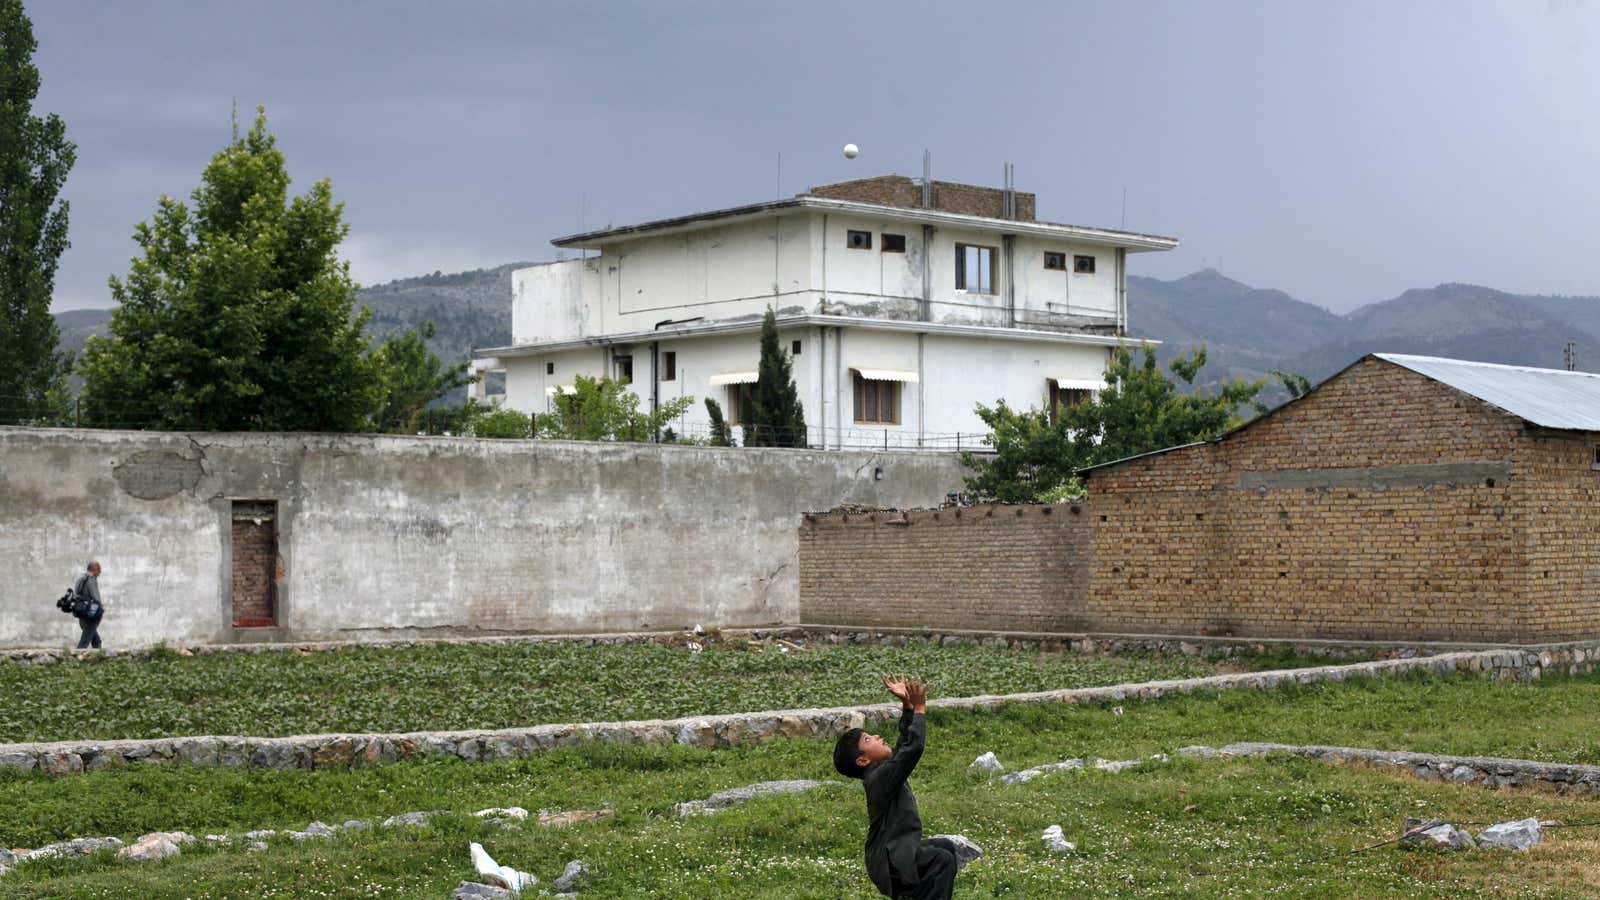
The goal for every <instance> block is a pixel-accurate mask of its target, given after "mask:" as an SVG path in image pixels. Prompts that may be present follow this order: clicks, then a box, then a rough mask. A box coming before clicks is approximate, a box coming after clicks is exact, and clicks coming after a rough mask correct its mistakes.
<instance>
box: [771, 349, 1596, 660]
mask: <svg viewBox="0 0 1600 900" xmlns="http://www.w3.org/2000/svg"><path fill="white" fill-rule="evenodd" d="M1084 475H1085V478H1086V483H1087V486H1088V490H1089V496H1088V498H1087V499H1086V500H1085V501H1084V502H1082V503H1080V504H1077V505H1071V506H1069V505H1064V504H1063V505H1056V506H1054V507H1050V506H1020V507H1004V506H1002V507H973V508H968V509H946V510H940V511H937V512H935V511H926V512H918V513H910V514H902V513H890V512H881V513H860V514H841V513H830V514H823V515H812V516H808V517H807V518H806V521H805V522H804V523H803V524H802V525H801V529H800V592H801V596H800V613H801V617H802V619H803V621H805V622H807V623H816V624H840V625H856V626H884V625H904V626H909V627H919V626H932V627H935V628H970V629H980V630H997V631H1004V630H1017V631H1074V632H1095V633H1137V634H1169V635H1215V636H1242V637H1276V638H1349V639H1367V640H1391V639H1392V640H1412V641H1416V640H1442V641H1483V642H1513V643H1538V642H1541V641H1553V640H1564V639H1571V638H1584V637H1595V636H1600V532H1597V531H1596V528H1595V515H1594V513H1595V510H1596V508H1597V501H1600V375H1592V374H1587V373H1579V372H1561V371H1552V370H1548V369H1527V368H1518V367H1512V366H1496V365H1488V364H1483V363H1472V362H1462V361H1458V360H1448V359H1433V358H1428V357H1416V356H1396V355H1387V354H1379V355H1374V356H1368V357H1365V358H1363V359H1362V360H1360V361H1359V362H1357V363H1355V364H1354V365H1351V366H1350V367H1349V368H1347V369H1345V370H1344V371H1342V372H1340V373H1339V374H1337V375H1335V376H1334V377H1332V378H1330V379H1328V380H1327V381H1325V382H1323V383H1322V384H1320V385H1319V386H1317V388H1316V389H1315V390H1313V391H1311V392H1310V393H1308V394H1307V395H1306V396H1305V397H1302V398H1300V399H1299V400H1296V401H1293V402H1291V403H1289V404H1287V405H1285V406H1283V407H1280V408H1279V409H1278V410H1276V411H1274V412H1273V413H1271V414H1269V415H1267V416H1264V417H1262V418H1260V419H1257V420H1255V421H1253V422H1251V423H1249V424H1248V425H1246V426H1244V427H1242V428H1239V429H1237V430H1235V431H1233V432H1230V433H1229V434H1226V435H1223V436H1222V437H1220V438H1218V439H1216V440H1213V441H1208V442H1205V443H1199V444H1191V445H1188V446H1184V447H1175V448H1171V449H1168V450H1162V451H1158V452H1155V453H1149V454H1145V455H1143V456H1136V457H1132V458H1130V459H1125V460H1119V461H1117V462H1112V463H1106V464H1104V465H1101V466H1096V467H1094V468H1091V469H1088V470H1086V471H1085V472H1084Z"/></svg>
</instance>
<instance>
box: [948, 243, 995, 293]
mask: <svg viewBox="0 0 1600 900" xmlns="http://www.w3.org/2000/svg"><path fill="white" fill-rule="evenodd" d="M994 256H995V249H994V248H993V247H975V246H973V245H971V244H957V245H956V290H958V291H967V292H968V293H972V294H992V293H994Z"/></svg>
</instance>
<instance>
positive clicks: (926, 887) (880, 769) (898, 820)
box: [861, 706, 956, 900]
mask: <svg viewBox="0 0 1600 900" xmlns="http://www.w3.org/2000/svg"><path fill="white" fill-rule="evenodd" d="M927 733H928V722H927V717H926V716H924V715H923V714H922V713H919V712H914V711H913V710H912V709H911V707H909V706H908V707H905V709H904V711H903V712H901V714H900V739H899V740H898V741H897V742H896V743H895V745H894V755H893V756H891V757H889V758H888V759H886V760H884V761H883V762H881V763H874V764H873V765H871V766H868V767H867V769H866V771H865V772H864V773H862V776H861V783H862V784H863V785H864V786H865V787H866V789H867V817H868V819H869V820H870V821H871V825H870V826H869V827H868V828H867V877H868V878H871V879H872V883H873V884H874V885H876V886H877V888H878V891H879V892H880V893H882V894H883V895H884V896H886V897H902V896H908V897H911V898H913V900H948V898H949V897H950V894H951V891H953V890H954V889H955V882H956V854H955V848H954V847H953V846H952V845H951V844H950V843H949V842H948V841H944V840H932V841H924V840H923V839H922V818H921V816H919V815H917V798H916V797H914V796H912V795H911V785H909V784H908V783H907V779H909V778H910V777H911V770H912V769H914V768H916V767H917V760H919V759H921V758H922V748H923V744H924V742H925V741H926V739H927Z"/></svg>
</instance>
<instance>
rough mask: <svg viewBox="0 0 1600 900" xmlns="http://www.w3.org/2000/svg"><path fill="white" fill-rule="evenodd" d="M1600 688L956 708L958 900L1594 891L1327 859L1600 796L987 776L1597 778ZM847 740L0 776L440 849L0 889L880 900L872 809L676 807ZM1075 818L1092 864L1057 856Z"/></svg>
mask: <svg viewBox="0 0 1600 900" xmlns="http://www.w3.org/2000/svg"><path fill="white" fill-rule="evenodd" d="M1597 701H1600V678H1595V677H1581V678H1557V679H1551V680H1548V681H1545V682H1543V683H1539V684H1536V685H1521V686H1519V685H1504V684H1494V683H1490V682H1487V681H1482V680H1476V679H1469V678H1465V677H1460V678H1451V679H1430V678H1415V679H1405V680H1401V681H1391V682H1358V683H1353V684H1344V685H1325V686H1316V687H1309V688H1288V689H1284V690H1278V691H1272V692H1265V693H1247V692H1235V693H1228V694H1215V695H1202V696H1185V697H1175V698H1171V699H1168V700H1163V701H1160V702H1155V703H1126V704H1122V707H1121V709H1122V712H1121V714H1120V715H1119V714H1118V713H1117V710H1116V709H1115V708H1109V707H1038V706H1036V707H1013V708H1009V709H1005V710H1001V711H999V712H995V713H987V714H953V713H941V712H937V711H936V712H935V714H934V715H933V716H932V727H931V730H930V731H931V739H930V750H929V752H928V755H927V756H926V757H925V758H924V761H923V764H922V766H921V767H920V768H919V769H918V773H917V775H916V778H915V780H914V785H915V787H916V789H917V793H918V798H919V801H920V802H921V805H922V809H923V815H924V819H925V821H926V823H927V825H928V827H929V828H930V829H931V830H935V831H959V832H962V833H965V834H967V835H968V836H970V837H972V838H973V839H975V840H977V841H978V842H979V843H980V844H982V845H984V846H985V848H986V849H987V850H988V851H989V855H988V857H987V858H986V859H985V860H983V861H981V862H980V863H978V864H976V865H974V866H973V867H971V868H970V869H968V871H967V872H966V873H964V874H963V876H962V879H961V881H960V883H959V888H958V890H959V892H960V893H959V894H958V895H960V896H986V897H987V896H1004V897H1061V896H1167V895H1190V896H1260V895H1264V894H1269V893H1280V894H1284V895H1290V896H1313V897H1372V896H1394V895H1404V896H1412V897H1446V896H1450V897H1458V896H1508V895H1519V896H1548V897H1562V896H1593V895H1594V894H1595V893H1596V892H1600V867H1597V866H1596V865H1595V863H1594V862H1593V859H1594V852H1595V850H1596V849H1597V848H1600V841H1597V840H1596V839H1597V838H1600V833H1597V830H1595V829H1587V830H1584V829H1577V830H1572V831H1556V832H1552V833H1551V837H1550V839H1549V840H1548V841H1547V843H1546V845H1545V846H1543V847H1541V848H1538V849H1536V850H1535V851H1534V852H1532V853H1528V854H1514V853H1487V852H1484V853H1474V854H1455V855H1448V856H1446V855H1439V854H1433V853H1413V852H1403V851H1398V850H1395V849H1393V848H1382V849H1379V850H1374V851H1372V852H1369V853H1364V854H1360V855H1357V856H1352V857H1341V858H1335V859H1322V858H1321V857H1324V856H1326V855H1327V854H1331V853H1335V852H1337V851H1342V850H1349V849H1352V848H1355V847H1358V846H1361V845H1364V844H1366V843H1370V842H1372V841H1376V840H1381V839H1383V838H1385V837H1388V836H1391V835H1392V834H1394V833H1395V831H1396V829H1397V827H1398V825H1399V822H1400V819H1401V817H1402V816H1405V815H1408V814H1412V815H1423V814H1426V815H1436V816H1441V817H1447V818H1452V819H1454V820H1457V821H1499V820H1504V819H1510V818H1521V817H1525V816H1529V815H1535V816H1539V817H1540V818H1544V819H1561V820H1566V821H1595V820H1597V819H1600V801H1595V800H1589V799H1580V798H1561V797H1555V796H1550V795H1545V794H1539V793H1534V792H1525V791H1518V792H1503V793H1496V792H1491V791H1487V790H1484V789H1482V788H1474V787H1463V786H1458V785H1450V784H1439V783H1426V782H1420V781H1414V780H1411V779H1406V778H1401V777H1396V776H1392V775H1388V774H1385V773H1381V772H1377V771H1372V770H1368V769H1363V768H1358V767H1352V768H1335V767H1329V766H1326V765H1323V764H1320V763H1313V762H1308V761H1302V760H1289V759H1273V760H1245V761H1233V762H1194V761H1186V760H1185V761H1175V762H1173V763H1170V764H1165V765H1157V766H1154V767H1152V768H1150V769H1148V770H1136V771H1130V772H1123V773H1120V774H1116V775H1109V774H1103V773H1089V774H1085V775H1068V776H1061V775H1057V776H1052V777H1049V778H1043V779H1038V780H1035V781H1033V782H1030V783H1029V784H1026V785H1016V786H1004V785H1000V784H997V783H990V782H985V781H982V780H979V779H976V778H973V777H971V776H968V775H967V774H966V772H965V768H966V765H967V764H968V763H969V762H970V761H971V760H972V758H973V757H975V756H976V755H978V754H979V753H981V752H983V751H984V750H991V749H992V750H995V751H996V752H997V753H998V754H999V755H1000V757H1001V759H1002V760H1003V761H1004V762H1005V763H1006V764H1007V765H1009V766H1010V767H1012V768H1013V769H1015V768H1020V767H1023V766H1029V765H1036V764H1039V763H1043V762H1049V761H1054V760H1057V759H1061V758H1064V757H1073V756H1099V757H1105V758H1114V759H1115V758H1131V757H1134V756H1143V755H1147V754H1149V753H1153V752H1156V751H1162V750H1171V749H1173V748H1175V747H1177V746H1181V745H1183V744H1189V743H1208V744H1220V743H1226V742H1229V741H1234V740H1279V741H1286V742H1293V743H1339V744H1348V745H1354V746H1371V747H1388V748H1396V749H1399V748H1404V749H1416V750H1434V751H1440V752H1452V753H1493V754H1497V755H1505V756H1520V757H1530V758H1538V759H1547V760H1556V761H1579V762H1596V761H1600V745H1597V741H1596V737H1595V736H1596V735H1597V734H1600V702H1597ZM828 750H829V746H828V744H827V743H826V742H821V741H783V742H776V743H772V744H768V745H765V746H761V747H755V748H746V749H737V750H725V751H702V750H695V749H691V748H687V747H680V746H672V747H615V746H609V747H590V748H574V749H571V750H566V751H561V752H558V753H554V754H550V755H548V756H545V757H541V758H537V759H531V760H521V761H516V762H507V763H488V764H466V763H411V764H400V765H393V766H384V767H379V768H375V769H367V770H358V771H353V772H275V771H231V770H197V769H182V768H174V769H166V770H159V769H129V770H122V771H104V772H96V773H91V774H88V775H83V776H75V777H68V778H62V779H56V780H50V779H46V778H44V777H41V776H37V775H33V776H9V777H3V778H0V843H9V844H11V845H17V844H23V845H36V844H38V843H40V842H42V841H45V840H52V839H57V838H60V837H65V836H84V835H99V834H108V833H109V834H115V835H118V836H120V837H123V838H131V837H134V836H136V835H137V834H139V833H141V832H143V831H147V830H151V829H156V828H165V829H170V828H183V829H186V830H189V831H192V832H194V833H197V834H199V833H205V832H207V831H220V830H233V831H239V830H244V829H247V828H256V827H278V828H284V827H294V828H301V827H304V825H305V824H306V822H308V821H309V820H310V819H312V818H320V819H322V820H324V821H329V822H338V821H343V820H345V819H348V818H365V817H381V816H386V815H390V814H393V813H397V812H403V811H408V810H418V809H432V810H447V811H449V812H450V813H451V814H452V815H450V816H447V817H445V818H443V819H441V820H440V822H439V823H438V824H437V825H436V826H435V827H432V828H428V829H405V830H378V831H375V832H362V833H352V834H347V835H341V836H339V837H337V838H334V839H332V840H329V841H325V842H324V841H308V842H305V843H302V844H289V843H287V842H286V843H284V844H282V845H279V846H274V847H273V848H272V849H270V850H269V851H268V852H266V853H261V854H248V853H243V852H239V851H237V850H210V849H198V850H194V851H191V852H186V853H185V854H184V855H183V856H182V857H179V858H177V859H174V860H170V861H167V862H164V863H158V864H150V865H136V864H122V863H118V862H116V861H114V860H112V859H109V858H96V859H88V860H57V861H45V862H40V863H25V864H24V865H23V866H22V867H21V868H20V869H19V870H17V871H15V872H13V873H11V874H10V875H8V876H5V878H4V879H3V880H0V894H4V895H6V896H18V897H124V896H140V897H254V896H280V897H287V896H296V897H302V896H320V897H380V896H381V897H440V896H444V895H446V894H447V893H448V891H449V888H450V887H451V886H452V885H454V884H455V883H456V882H457V881H459V880H461V879H463V878H466V877H468V876H469V875H470V865H469V864H468V860H467V853H466V842H467V841H468V840H482V841H483V842H484V843H485V844H486V845H487V846H488V848H489V850H490V852H491V853H493V854H495V856H496V857H497V858H498V859H500V860H501V861H502V862H507V863H510V864H513V865H517V866H519V867H521V868H524V869H527V870H530V871H533V872H535V873H536V874H538V875H540V877H541V878H543V879H544V880H545V881H547V882H548V881H549V880H550V879H551V878H552V877H553V876H554V875H556V874H558V873H559V871H560V869H561V866H562V865H563V864H564V863H565V862H566V860H568V859H572V858H582V859H584V860H586V861H588V862H589V863H591V864H592V865H593V866H594V867H595V870H596V881H595V883H594V885H593V887H592V888H591V889H589V890H588V891H586V892H585V896H590V897H637V896H658V897H684V898H687V897H707V896H754V897H782V898H786V900H787V898H810V897H817V898H823V897H827V898H834V897H860V898H863V900H865V898H868V897H871V896H873V894H872V892H871V888H870V886H869V885H867V883H866V881H865V879H864V877H863V876H862V873H861V868H860V843H861V841H862V839H863V836H864V833H865V821H864V814H863V811H862V803H861V797H860V793H859V787H857V786H856V785H855V784H853V783H844V782H842V781H840V783H839V784H837V785H835V786H832V787H829V788H826V789H824V790H821V791H818V792H815V793H813V794H809V795H803V796H799V797H783V798H770V799H766V800H760V801H756V802H753V803H750V804H748V805H746V806H744V807H741V808H737V809H734V810H731V811H729V812H725V813H721V814H719V815H716V816H711V817H705V818H697V819H691V820H688V821H685V822H678V821H675V820H673V819H672V818H671V816H670V810H671V806H672V804H673V803H674V802H677V801H680V800H687V799H694V798H697V797H703V796H705V795H706V794H709V793H710V792H712V791H714V790H718V789H721V788H726V787H731V786H735V785H740V784H748V783H751V782H756V781H765V780H771V779H777V778H801V777H809V778H825V779H835V780H837V776H835V775H834V774H833V773H832V772H831V769H830V767H829V763H828ZM606 803H609V804H611V805H612V806H613V808H614V809H615V811H616V816H615V818H613V819H611V820H609V821H606V822H601V823H594V824H586V825H578V826H573V827H570V828H567V829H561V830H552V829H541V828H539V827H537V826H533V825H524V826H522V827H520V828H512V829H505V830H496V829H492V828H490V827H488V826H485V825H483V824H482V823H479V822H476V821H472V820H470V818H469V817H468V814H469V813H470V812H471V811H473V810H475V809H478V808H482V807H486V806H501V805H512V804H515V805H520V806H525V807H527V808H529V809H537V808H540V807H548V808H560V809H570V808H594V807H597V806H600V805H602V804H606ZM1052 823H1058V824H1060V825H1062V826H1063V828H1064V829H1065V831H1066V833H1067V836H1068V838H1069V839H1070V840H1074V841H1076V842H1077V844H1078V847H1079V849H1078V852H1077V853H1076V854H1075V855H1072V856H1067V857H1057V856H1052V855H1050V854H1048V853H1046V852H1045V851H1044V849H1043V847H1042V845H1041V844H1040V842H1039V840H1038V833H1039V831H1040V830H1042V829H1043V828H1044V826H1046V825H1048V824H1052Z"/></svg>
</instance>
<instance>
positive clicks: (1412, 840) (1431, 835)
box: [1401, 818, 1477, 850]
mask: <svg viewBox="0 0 1600 900" xmlns="http://www.w3.org/2000/svg"><path fill="white" fill-rule="evenodd" d="M1405 832H1406V834H1405V837H1404V838H1402V839H1401V843H1405V844H1413V845H1422V846H1425V847H1437V848H1439V849H1442V850H1470V849H1472V848H1473V847H1476V846H1477V844H1475V843H1474V842H1473V840H1472V835H1471V834H1469V833H1467V832H1465V831H1463V830H1461V829H1460V828H1457V827H1455V826H1454V825H1451V824H1450V823H1448V822H1440V821H1437V820H1432V821H1423V820H1421V819H1411V818H1408V819H1406V820H1405Z"/></svg>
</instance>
